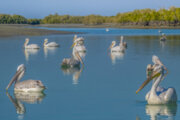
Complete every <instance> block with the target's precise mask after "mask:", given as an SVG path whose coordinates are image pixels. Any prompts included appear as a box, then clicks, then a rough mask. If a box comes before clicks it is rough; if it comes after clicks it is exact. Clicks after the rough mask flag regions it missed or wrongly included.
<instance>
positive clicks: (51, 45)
mask: <svg viewBox="0 0 180 120" xmlns="http://www.w3.org/2000/svg"><path fill="white" fill-rule="evenodd" d="M43 45H44V47H59V44H57V43H56V42H50V43H48V39H47V38H46V39H44V44H43Z"/></svg>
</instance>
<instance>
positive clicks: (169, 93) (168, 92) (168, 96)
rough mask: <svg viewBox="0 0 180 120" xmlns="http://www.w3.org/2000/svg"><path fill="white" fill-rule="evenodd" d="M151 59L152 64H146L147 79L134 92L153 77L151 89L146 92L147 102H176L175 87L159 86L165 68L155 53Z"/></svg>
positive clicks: (163, 76)
mask: <svg viewBox="0 0 180 120" xmlns="http://www.w3.org/2000/svg"><path fill="white" fill-rule="evenodd" d="M152 61H153V63H154V65H151V64H149V65H148V66H147V80H146V81H145V82H144V83H143V84H142V85H141V87H140V88H139V89H138V90H137V91H136V93H138V92H139V91H140V90H141V89H143V88H144V87H145V86H146V85H147V84H148V83H149V82H150V81H151V80H153V79H154V81H153V84H152V87H151V90H150V91H149V92H148V93H147V94H146V101H147V102H148V104H170V103H171V104H176V101H177V95H176V91H175V89H174V88H171V87H170V88H167V89H165V88H163V87H161V86H159V84H160V82H161V81H162V80H163V79H164V78H165V74H167V73H168V70H167V68H166V67H165V65H163V63H162V62H161V61H160V60H159V58H158V57H157V56H155V55H153V57H152ZM165 71H166V73H165Z"/></svg>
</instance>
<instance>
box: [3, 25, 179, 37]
mask: <svg viewBox="0 0 180 120" xmlns="http://www.w3.org/2000/svg"><path fill="white" fill-rule="evenodd" d="M33 27H48V28H122V29H180V26H176V27H172V26H171V27H168V26H156V27H155V26H129V25H128V26H123V25H119V24H118V25H117V24H101V25H84V24H40V25H28V24H0V37H13V36H41V35H64V34H79V32H69V31H58V30H47V29H43V28H41V29H38V28H33Z"/></svg>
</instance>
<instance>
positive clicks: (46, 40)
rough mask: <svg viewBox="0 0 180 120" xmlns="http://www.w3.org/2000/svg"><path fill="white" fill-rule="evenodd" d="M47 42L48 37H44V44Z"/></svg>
mask: <svg viewBox="0 0 180 120" xmlns="http://www.w3.org/2000/svg"><path fill="white" fill-rule="evenodd" d="M47 42H48V39H47V38H45V39H44V46H45V45H46V43H47Z"/></svg>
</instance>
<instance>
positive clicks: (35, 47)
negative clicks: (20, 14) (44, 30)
mask: <svg viewBox="0 0 180 120" xmlns="http://www.w3.org/2000/svg"><path fill="white" fill-rule="evenodd" d="M28 43H29V38H26V40H25V43H24V48H25V49H39V48H40V47H39V46H38V45H37V44H30V45H28Z"/></svg>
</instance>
